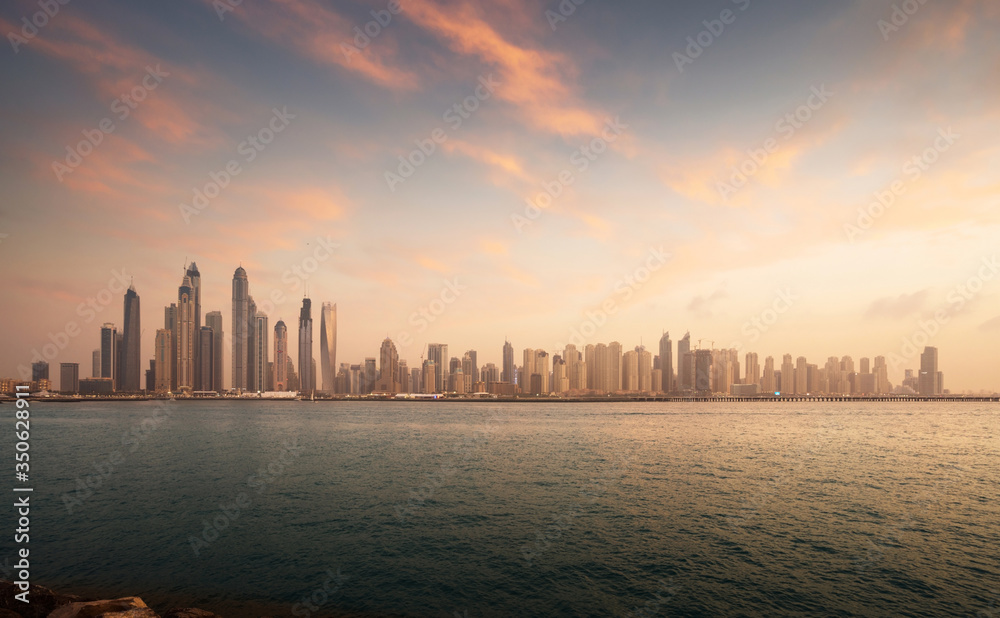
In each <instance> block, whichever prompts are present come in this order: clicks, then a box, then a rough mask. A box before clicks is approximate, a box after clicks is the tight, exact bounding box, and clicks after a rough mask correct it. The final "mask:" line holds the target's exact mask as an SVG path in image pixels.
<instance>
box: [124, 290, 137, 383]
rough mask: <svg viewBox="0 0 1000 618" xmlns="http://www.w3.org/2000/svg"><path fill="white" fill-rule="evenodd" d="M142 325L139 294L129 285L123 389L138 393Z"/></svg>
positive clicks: (125, 325) (126, 300) (125, 324)
mask: <svg viewBox="0 0 1000 618" xmlns="http://www.w3.org/2000/svg"><path fill="white" fill-rule="evenodd" d="M141 339H142V326H141V325H140V322H139V295H138V294H136V292H135V286H134V285H131V284H130V285H129V286H128V290H127V291H126V292H125V320H124V322H123V323H122V347H123V351H122V352H123V355H124V357H125V363H124V366H123V367H122V390H124V391H126V392H130V393H137V392H139V390H140V388H141V387H140V386H139V383H140V382H141V378H140V374H141V372H142V354H141V353H140V340H141Z"/></svg>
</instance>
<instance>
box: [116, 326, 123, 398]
mask: <svg viewBox="0 0 1000 618" xmlns="http://www.w3.org/2000/svg"><path fill="white" fill-rule="evenodd" d="M123 334H124V333H122V331H118V332H117V333H115V371H114V373H115V390H116V391H120V390H122V389H124V388H125V382H124V379H125V345H124V344H123V341H122V340H123V337H122V335H123Z"/></svg>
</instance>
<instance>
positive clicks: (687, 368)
mask: <svg viewBox="0 0 1000 618" xmlns="http://www.w3.org/2000/svg"><path fill="white" fill-rule="evenodd" d="M690 351H691V333H684V337H682V338H681V340H680V341H678V342H677V382H678V387H677V390H681V391H685V390H687V391H689V390H692V389H693V388H694V375H693V374H692V373H691V367H692V366H693V362H691V361H689V362H688V363H685V362H684V355H685V354H687V353H688V352H690ZM660 362H661V363H662V362H663V361H660Z"/></svg>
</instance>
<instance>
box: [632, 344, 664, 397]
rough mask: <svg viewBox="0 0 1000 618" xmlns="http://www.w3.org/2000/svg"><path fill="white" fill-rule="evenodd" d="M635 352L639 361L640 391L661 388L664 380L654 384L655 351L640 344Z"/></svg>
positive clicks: (649, 391) (646, 391) (648, 391)
mask: <svg viewBox="0 0 1000 618" xmlns="http://www.w3.org/2000/svg"><path fill="white" fill-rule="evenodd" d="M635 354H636V360H637V362H638V367H637V370H638V376H639V392H641V393H651V392H653V391H655V390H659V389H660V386H661V384H662V382H661V383H660V384H657V385H656V386H655V387H654V386H653V353H652V352H650V351H649V350H647V349H646V348H645V347H643V346H640V347H638V348H636V349H635Z"/></svg>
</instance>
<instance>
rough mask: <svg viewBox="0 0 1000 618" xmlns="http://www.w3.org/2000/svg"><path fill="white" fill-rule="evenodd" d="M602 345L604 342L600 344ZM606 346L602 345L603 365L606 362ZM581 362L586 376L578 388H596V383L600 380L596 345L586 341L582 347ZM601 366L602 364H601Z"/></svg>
mask: <svg viewBox="0 0 1000 618" xmlns="http://www.w3.org/2000/svg"><path fill="white" fill-rule="evenodd" d="M601 345H604V344H601ZM607 354H608V346H604V360H603V362H604V363H605V365H606V364H607V361H608V358H607ZM583 364H584V365H585V369H586V374H585V375H586V377H585V378H584V380H583V383H582V384H581V385H580V388H584V389H590V390H598V388H597V383H598V382H599V381H600V379H599V377H598V375H597V346H596V345H594V344H592V343H588V344H587V345H585V346H584V347H583ZM602 367H603V366H602Z"/></svg>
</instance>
